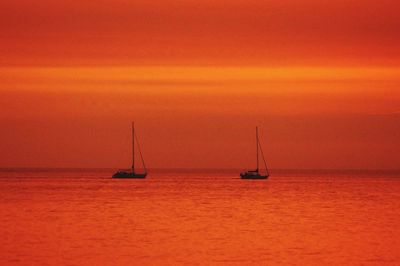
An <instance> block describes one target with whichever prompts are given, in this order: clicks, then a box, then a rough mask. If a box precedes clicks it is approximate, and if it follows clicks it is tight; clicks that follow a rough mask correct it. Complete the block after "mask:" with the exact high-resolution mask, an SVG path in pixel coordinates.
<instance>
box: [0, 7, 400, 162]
mask: <svg viewBox="0 0 400 266" xmlns="http://www.w3.org/2000/svg"><path fill="white" fill-rule="evenodd" d="M3 2H4V1H3ZM399 8H400V4H399V3H398V2H397V1H394V0H391V1H389V0H383V1H371V0H364V1H314V0H308V1H277V0H274V1H252V0H250V1H249V0H247V1H229V2H226V1H200V2H199V1H157V2H151V1H121V0H117V1H96V2H93V1H24V0H22V1H8V2H4V3H1V4H0V29H1V31H0V93H1V97H0V108H1V112H0V121H1V123H2V126H1V127H0V150H2V153H1V155H0V167H13V166H21V167H23V166H26V167H35V166H37V167H48V166H49V167H123V166H128V165H129V160H130V158H129V147H130V143H129V140H130V139H129V133H130V131H129V122H130V121H131V120H132V119H135V121H136V122H137V125H138V132H139V134H140V139H141V140H142V146H143V152H144V155H145V157H146V161H147V162H148V165H149V166H150V167H173V168H175V167H206V168H213V167H222V168H246V167H251V166H252V165H253V159H254V158H253V157H254V155H253V149H252V148H253V146H254V145H253V141H254V136H253V133H254V132H253V131H254V129H253V128H254V126H255V125H260V126H261V134H262V140H263V146H264V149H265V152H266V154H267V159H268V161H269V163H270V165H271V167H272V168H390V169H393V168H399V167H398V166H399V165H400V159H399V156H397V153H398V150H400V136H399V132H400V123H399V122H400V91H399V85H400V65H399V62H400V61H399V59H400V54H399V48H398V47H400V30H399V29H400V21H399V19H398V12H397V10H399Z"/></svg>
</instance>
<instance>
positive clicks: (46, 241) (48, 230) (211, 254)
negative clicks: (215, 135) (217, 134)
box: [0, 169, 400, 265]
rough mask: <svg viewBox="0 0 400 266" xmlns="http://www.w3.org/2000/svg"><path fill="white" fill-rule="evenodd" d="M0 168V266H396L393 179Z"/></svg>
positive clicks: (399, 195) (378, 174)
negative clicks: (135, 175) (131, 175)
mask: <svg viewBox="0 0 400 266" xmlns="http://www.w3.org/2000/svg"><path fill="white" fill-rule="evenodd" d="M112 173H113V171H112V170H110V169H3V170H1V171H0V265H400V174H399V173H398V172H388V171H356V170H353V171H331V170H325V171H322V170H318V171H317V170H291V171H285V170H279V171H278V170H277V171H272V172H271V176H270V178H269V179H268V180H241V179H240V178H239V172H237V171H233V170H198V169H197V170H154V171H150V173H149V175H148V177H147V178H146V179H143V180H140V179H136V180H135V179H130V180H123V179H112V178H111V175H112Z"/></svg>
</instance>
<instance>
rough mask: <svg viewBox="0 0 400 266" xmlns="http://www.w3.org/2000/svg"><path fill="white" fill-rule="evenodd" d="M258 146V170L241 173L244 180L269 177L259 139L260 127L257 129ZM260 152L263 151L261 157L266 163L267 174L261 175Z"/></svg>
mask: <svg viewBox="0 0 400 266" xmlns="http://www.w3.org/2000/svg"><path fill="white" fill-rule="evenodd" d="M256 145H257V168H256V169H255V170H249V171H246V172H243V173H240V178H242V179H267V178H268V177H269V172H268V167H267V163H266V162H265V158H264V153H263V151H262V148H261V144H260V140H259V139H258V127H256ZM259 150H260V151H261V156H262V158H263V161H264V166H265V174H261V173H260V169H259V163H258V161H259V155H258V151H259Z"/></svg>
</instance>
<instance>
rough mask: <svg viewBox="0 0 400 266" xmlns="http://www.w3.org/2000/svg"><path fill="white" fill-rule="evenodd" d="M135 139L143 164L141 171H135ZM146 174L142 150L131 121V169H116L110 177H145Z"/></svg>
mask: <svg viewBox="0 0 400 266" xmlns="http://www.w3.org/2000/svg"><path fill="white" fill-rule="evenodd" d="M135 140H136V142H137V146H138V150H139V154H140V158H141V159H142V164H143V169H144V172H143V173H136V172H135ZM146 176H147V169H146V165H145V164H144V160H143V156H142V151H141V150H140V145H139V141H138V138H137V135H136V134H135V123H134V122H132V169H127V170H118V171H117V172H116V173H115V174H114V175H113V176H112V177H113V178H145V177H146Z"/></svg>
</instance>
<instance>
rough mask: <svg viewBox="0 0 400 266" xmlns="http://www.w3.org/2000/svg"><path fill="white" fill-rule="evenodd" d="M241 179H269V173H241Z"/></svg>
mask: <svg viewBox="0 0 400 266" xmlns="http://www.w3.org/2000/svg"><path fill="white" fill-rule="evenodd" d="M240 178H241V179H268V175H260V174H254V173H250V174H249V173H241V174H240Z"/></svg>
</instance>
